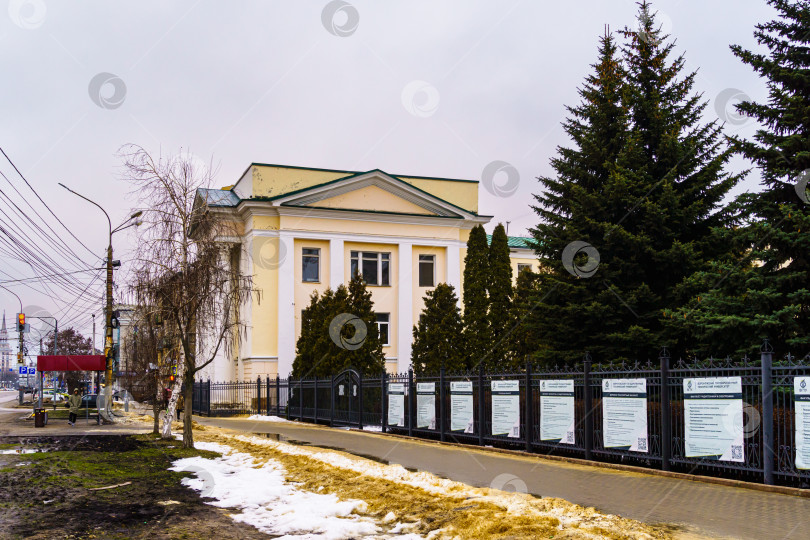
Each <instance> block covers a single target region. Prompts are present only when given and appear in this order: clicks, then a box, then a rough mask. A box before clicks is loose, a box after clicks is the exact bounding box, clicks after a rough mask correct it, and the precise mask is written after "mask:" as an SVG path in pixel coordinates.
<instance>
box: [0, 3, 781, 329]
mask: <svg viewBox="0 0 810 540" xmlns="http://www.w3.org/2000/svg"><path fill="white" fill-rule="evenodd" d="M6 4H8V11H7V13H2V12H0V57H1V58H2V67H3V84H2V85H0V103H2V105H1V106H2V121H0V145H2V147H3V149H4V150H5V151H6V152H7V153H8V155H9V157H10V158H11V159H12V160H13V161H14V162H15V163H16V165H17V166H18V167H19V168H20V170H21V171H22V173H23V174H24V175H25V176H26V177H27V179H28V181H29V182H31V184H32V186H33V187H34V188H35V189H36V190H37V192H38V193H39V194H40V195H41V196H42V198H43V199H44V201H45V202H46V203H48V204H49V205H50V206H51V208H53V210H54V211H55V212H56V214H57V215H58V216H59V217H60V218H61V219H62V220H63V221H64V223H65V224H66V225H67V226H68V227H69V228H70V229H71V230H72V231H73V232H74V233H75V234H76V236H78V237H79V238H80V239H82V241H83V242H84V243H85V244H86V245H87V246H88V247H90V248H91V251H92V252H94V253H95V254H96V255H97V256H96V257H95V259H94V257H93V256H92V255H91V253H89V252H88V251H85V250H83V249H82V248H80V247H78V246H77V243H76V242H73V241H72V240H71V245H72V246H77V247H76V248H75V249H76V252H77V253H78V254H80V255H82V257H83V258H86V262H87V263H89V264H91V265H93V266H96V265H98V264H99V262H100V259H101V257H102V256H103V251H104V248H105V247H106V220H105V218H104V217H103V215H102V214H101V213H100V212H99V211H98V210H97V209H95V208H94V207H92V206H91V205H90V204H88V203H86V202H84V201H82V200H81V199H79V198H77V197H75V196H74V195H71V194H69V193H68V192H67V191H65V190H63V189H62V188H60V187H59V186H58V185H57V182H63V183H65V184H67V185H68V186H70V187H71V188H73V189H75V190H76V191H79V192H80V193H83V194H85V195H87V196H88V197H90V198H92V199H94V200H95V201H97V202H98V203H99V204H101V205H102V206H103V207H104V208H105V209H107V211H108V212H109V213H110V215H111V216H112V218H113V221H114V223H113V225H116V224H117V223H118V222H120V221H121V220H122V219H123V218H124V217H125V216H126V215H127V212H128V211H129V210H130V208H131V207H132V206H133V205H134V202H133V201H132V197H131V195H130V194H129V191H130V188H129V187H128V186H127V185H126V184H125V182H123V181H122V180H121V173H122V171H121V160H120V158H119V157H118V156H117V155H116V154H117V151H118V149H119V148H120V147H121V145H123V144H126V143H136V144H140V145H142V146H144V147H145V148H147V149H148V150H150V151H152V152H156V153H157V152H158V151H161V150H162V151H163V152H164V153H172V152H177V151H179V150H180V149H181V148H182V149H183V150H184V151H186V152H190V153H191V154H193V155H194V156H197V157H199V159H201V160H203V161H204V162H209V161H211V160H213V162H214V163H215V164H216V165H217V166H218V172H217V177H216V181H217V184H219V185H220V186H222V185H227V184H232V183H234V182H235V181H236V179H237V178H238V175H239V174H240V173H241V172H242V171H243V170H244V169H245V167H247V165H248V164H250V163H251V162H265V163H277V164H288V165H298V166H309V167H322V168H334V169H346V170H358V171H365V170H370V169H375V168H378V169H382V170H384V171H387V172H390V173H397V174H409V175H425V176H443V177H451V178H466V179H481V178H482V172H483V171H484V169H485V168H486V166H487V165H488V164H490V163H492V162H493V161H501V162H504V163H505V164H508V165H511V166H512V167H514V169H515V171H516V173H517V175H518V176H513V178H519V182H517V185H516V189H515V190H512V189H511V188H512V184H510V183H509V182H507V180H508V178H507V176H506V174H500V175H498V176H497V177H496V178H495V181H494V184H493V183H489V184H488V185H487V186H482V188H481V189H480V196H479V204H480V206H479V210H480V212H481V213H483V214H492V215H494V216H495V218H494V219H493V224H494V223H497V222H506V221H509V222H511V224H510V227H509V233H510V235H519V234H525V232H526V229H527V228H528V227H530V226H532V225H533V224H534V223H535V216H534V214H533V212H532V211H531V209H530V208H529V205H530V203H531V201H532V197H531V196H532V194H533V193H536V192H537V190H538V184H537V182H536V180H535V178H536V177H537V176H539V175H545V174H549V173H550V172H551V169H550V167H549V159H550V158H551V157H553V156H554V153H555V148H556V147H557V145H561V144H565V143H566V138H565V135H564V134H563V132H562V130H561V128H560V121H561V120H562V119H563V117H564V114H565V110H564V107H565V105H574V104H576V103H577V102H578V97H577V87H578V86H580V85H581V83H582V81H583V78H584V77H585V76H586V75H587V74H589V73H590V71H591V69H590V64H592V63H593V62H594V61H595V59H596V49H597V42H598V38H599V36H600V35H601V34H602V33H603V31H604V27H605V25H610V28H611V29H613V30H618V29H621V28H623V27H624V26H625V25H628V26H635V15H636V12H637V6H636V4H635V3H634V2H631V1H630V0H610V1H605V0H579V1H576V2H538V1H530V0H523V1H506V2H494V1H493V2H480V1H470V0H464V1H456V2H428V1H424V2H417V1H407V2H404V1H401V2H396V1H385V2H381V1H377V2H371V1H362V0H352V1H351V3H348V2H341V1H338V2H327V1H326V0H316V1H295V2H293V1H288V2H270V1H230V2H225V1H214V0H199V1H196V2H194V1H184V2H166V1H162V0H161V1H143V0H141V1H137V2H134V1H129V2H123V1H121V2H108V1H94V2H82V1H73V2H56V1H43V0H11V1H10V2H9V1H8V0H6ZM653 7H654V8H655V9H656V10H657V11H658V12H659V22H661V23H662V24H663V26H664V30H666V31H667V32H669V33H671V34H672V36H673V38H675V39H676V40H677V46H676V51H677V52H679V53H680V52H683V53H685V55H686V65H687V67H688V68H689V69H690V70H699V75H698V77H697V83H696V90H697V91H699V92H702V93H703V94H704V96H705V98H706V99H707V100H708V101H709V107H708V109H707V113H706V119H707V120H714V119H716V118H717V117H718V112H717V110H718V109H719V111H720V115H721V116H724V117H725V118H724V119H725V120H727V121H728V122H727V127H728V132H729V133H742V134H750V133H752V132H753V130H754V128H755V125H753V124H752V122H751V121H746V119H744V118H743V119H741V118H738V117H736V116H730V115H729V112H728V111H733V109H732V107H731V105H733V102H734V101H735V99H736V100H738V99H740V98H745V97H746V96H747V97H750V98H753V99H756V100H762V99H764V98H765V96H766V93H765V85H764V83H763V81H762V80H760V79H759V78H758V77H757V76H756V75H755V74H754V73H753V72H752V71H751V70H750V68H749V67H747V66H745V65H743V64H742V63H741V62H740V61H739V60H738V59H736V58H735V57H734V56H733V55H732V54H731V52H730V50H729V44H732V43H736V44H740V45H743V46H745V47H747V48H756V45H755V42H754V39H753V35H752V34H753V30H754V25H755V24H756V23H758V22H763V21H766V20H769V19H770V18H771V17H772V16H773V12H772V10H771V9H770V8H769V7H768V6H766V5H765V3H764V2H761V1H752V0H743V1H740V0H733V1H732V0H712V1H710V2H695V1H686V0H682V1H659V2H656V3H655V4H654V5H653ZM718 96H719V100H718ZM735 96H736V97H735ZM723 111H727V112H723ZM0 158H2V156H0ZM733 166H734V168H735V169H738V170H739V169H743V168H745V167H746V164H745V162H743V161H742V160H737V161H735V162H734V164H733ZM0 170H1V171H3V173H4V174H6V176H8V178H9V180H11V182H13V183H14V184H15V186H16V187H17V188H18V189H20V190H21V193H23V195H25V196H26V199H27V200H30V201H32V202H34V201H35V198H34V196H33V195H32V193H31V192H30V191H27V192H26V191H25V190H24V189H23V188H24V184H22V180H20V178H19V177H18V176H16V175H14V173H13V170H12V169H11V167H10V166H9V165H8V163H5V162H3V163H0ZM757 184H758V178H757V177H756V175H752V176H751V177H750V178H749V179H748V180H747V181H746V182H745V183H744V184H743V185H741V186H740V188H739V189H738V190H737V191H741V190H755V189H757ZM487 187H488V188H490V189H489V190H488V189H486V188H487ZM0 189H2V191H3V192H4V193H8V194H9V196H11V197H14V196H15V194H13V193H12V188H11V187H10V186H9V184H8V183H7V182H6V181H5V180H4V179H2V177H0ZM25 189H27V188H25ZM37 208H38V209H41V208H42V207H41V206H37ZM0 211H2V212H4V213H5V212H6V211H7V207H4V206H2V205H0ZM41 212H42V214H43V215H45V213H46V211H42V210H41ZM53 227H54V230H56V231H59V232H60V233H61V234H65V235H66V234H67V233H65V232H64V229H60V228H59V226H58V225H57V224H55V223H54V225H53ZM490 229H491V226H490ZM131 241H132V238H131V237H127V236H126V234H122V235H117V236H116V237H115V248H116V251H117V253H118V254H119V256H120V257H119V256H117V257H116V258H121V259H123V260H124V263H125V264H126V252H127V246H128V245H129V243H130V242H131ZM0 247H1V246H0ZM42 249H44V247H43V248H42ZM53 258H54V259H56V260H57V261H60V260H62V259H60V258H59V257H58V256H56V255H54V256H53ZM0 264H2V268H0V269H2V270H3V271H4V274H0V284H3V281H4V280H5V279H19V278H26V277H31V276H32V275H33V273H32V270H30V269H29V268H26V267H25V266H24V265H22V264H19V263H16V262H13V261H9V260H7V259H5V258H4V259H3V260H2V263H0ZM42 273H47V272H42ZM91 278H92V275H90V274H79V275H77V277H76V280H77V281H78V282H80V283H82V284H87V283H89V282H90V281H91ZM100 284H101V281H100V280H97V281H95V282H93V284H92V285H91V286H90V287H89V289H88V295H85V297H84V298H80V299H78V300H77V296H78V295H77V294H76V293H72V294H71V293H68V292H65V291H61V290H60V289H59V288H58V287H55V288H53V292H52V293H50V294H49V295H43V294H40V293H36V292H34V291H32V290H31V289H30V288H26V287H25V286H22V285H19V284H16V285H11V284H8V283H6V285H7V286H9V287H12V288H13V289H14V291H15V292H17V293H18V294H20V296H22V299H23V304H25V305H36V306H41V307H42V308H44V309H45V310H46V311H49V312H51V313H54V314H56V315H57V316H58V317H59V318H60V324H61V325H63V327H64V324H66V323H69V324H73V325H77V326H79V327H81V329H82V331H84V332H86V333H87V334H88V335H89V328H90V325H89V322H90V313H91V312H93V311H95V312H96V313H97V314H98V315H99V316H100V313H101V311H100V310H101V304H100V298H101V294H102V288H101V286H100ZM33 285H34V286H35V287H37V288H39V289H42V287H41V286H40V284H36V283H35V284H33ZM90 293H92V294H90ZM51 296H57V297H58V298H57V299H54V298H52V297H51ZM0 307H2V308H3V309H5V310H6V312H7V313H8V314H9V315H11V316H13V314H14V313H16V312H17V311H18V310H19V304H18V303H17V300H16V299H15V298H14V297H13V296H11V295H9V294H8V293H7V292H6V291H4V290H2V289H0ZM102 326H103V325H101V324H100V325H99V328H101V327H102ZM100 333H101V330H99V334H98V335H99V336H100ZM97 343H99V344H100V343H101V339H100V338H99V339H98V341H97Z"/></svg>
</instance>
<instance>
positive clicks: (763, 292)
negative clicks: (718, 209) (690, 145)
mask: <svg viewBox="0 0 810 540" xmlns="http://www.w3.org/2000/svg"><path fill="white" fill-rule="evenodd" d="M768 3H769V4H770V5H771V6H773V7H774V8H775V9H776V11H777V12H778V14H779V18H778V19H776V20H773V21H770V22H767V23H764V24H760V25H757V27H756V30H755V32H754V35H755V37H756V39H757V42H758V43H759V44H760V45H762V46H763V47H765V48H767V49H768V53H767V54H760V53H754V52H751V51H748V50H745V49H743V48H742V47H740V46H737V45H734V46H732V47H731V49H732V51H733V53H734V54H735V55H736V56H737V57H739V58H740V59H741V60H742V61H743V62H744V63H746V64H748V65H750V66H751V67H752V68H753V69H754V71H756V72H757V73H759V74H760V75H761V76H763V77H765V78H766V79H767V86H768V91H769V92H768V93H769V99H768V102H767V103H756V102H753V101H747V102H743V103H741V104H739V105H738V106H737V108H738V110H739V111H740V112H741V113H742V114H744V115H747V116H750V117H753V118H755V119H756V120H757V121H758V122H759V123H760V124H761V125H762V128H761V129H759V130H758V131H757V132H756V134H755V135H754V137H753V140H744V139H741V138H739V137H738V138H735V140H734V146H735V149H736V150H737V151H739V152H740V153H741V154H743V155H744V156H745V157H747V158H748V159H750V160H751V161H752V162H753V163H754V164H755V165H757V167H758V168H759V170H760V172H761V173H762V187H763V189H762V191H761V192H760V193H750V194H745V195H743V196H741V197H740V199H739V205H740V206H741V208H742V210H743V214H744V215H745V216H746V217H747V221H746V223H745V224H744V226H743V227H741V228H740V229H739V230H738V231H736V232H737V234H736V235H735V241H737V242H740V241H741V242H742V249H744V250H745V253H744V255H742V256H740V257H737V258H735V259H732V260H729V261H724V263H723V264H718V265H717V268H716V269H715V272H712V273H706V274H704V275H701V276H697V277H696V281H699V282H700V284H702V285H704V287H705V289H704V290H703V292H702V294H700V295H697V296H695V297H694V298H693V299H692V301H691V303H690V305H688V306H686V307H685V308H684V309H682V310H681V311H680V312H678V313H676V314H674V317H673V319H674V320H675V321H677V322H678V323H679V324H681V325H683V326H684V327H686V328H687V330H689V331H690V332H692V334H693V335H694V336H695V339H696V342H698V343H699V344H700V347H701V349H703V350H708V351H711V350H714V351H715V353H714V354H718V351H717V349H719V354H742V353H749V354H750V353H751V352H752V351H756V350H757V349H758V348H759V346H760V344H761V343H762V339H763V338H769V339H770V340H771V343H772V344H773V346H774V348H775V351H776V353H777V354H783V353H786V352H792V353H793V354H800V355H804V354H807V353H808V352H810V291H809V290H808V289H810V234H808V233H810V205H808V201H810V198H808V192H807V191H806V186H807V180H808V179H809V178H810V136H808V133H810V2H807V1H806V0H802V1H794V2H791V1H786V0H769V2H768Z"/></svg>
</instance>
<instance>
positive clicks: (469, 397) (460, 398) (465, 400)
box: [450, 381, 475, 433]
mask: <svg viewBox="0 0 810 540" xmlns="http://www.w3.org/2000/svg"><path fill="white" fill-rule="evenodd" d="M474 426H475V424H474V420H473V383H472V381H458V382H455V381H452V382H450V431H463V432H464V433H473V432H474Z"/></svg>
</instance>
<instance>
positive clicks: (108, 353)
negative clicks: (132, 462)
mask: <svg viewBox="0 0 810 540" xmlns="http://www.w3.org/2000/svg"><path fill="white" fill-rule="evenodd" d="M112 255H113V251H112V232H110V244H109V245H108V246H107V308H106V313H105V314H104V316H105V318H106V323H105V324H106V326H107V328H106V330H105V333H104V335H105V337H104V356H105V357H106V358H107V372H106V375H105V378H104V383H105V386H104V398H105V399H104V406H105V407H107V408H109V406H110V404H109V403H108V402H107V400H111V399H112V380H113V327H112V311H113V297H112V293H113V261H112Z"/></svg>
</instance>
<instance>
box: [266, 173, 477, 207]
mask: <svg viewBox="0 0 810 540" xmlns="http://www.w3.org/2000/svg"><path fill="white" fill-rule="evenodd" d="M273 203H274V205H277V206H295V207H306V208H323V209H334V210H353V211H363V212H383V213H398V214H415V215H424V216H435V217H453V218H466V219H471V218H475V217H476V215H475V214H473V213H471V212H468V211H466V210H464V209H462V208H459V207H457V206H455V205H453V204H451V203H449V202H447V201H445V200H443V199H440V198H438V197H436V196H434V195H431V194H430V193H427V192H425V191H423V190H421V189H419V188H417V187H415V186H413V185H411V184H408V183H407V182H404V181H402V180H400V179H398V178H395V177H393V176H390V175H388V174H386V173H384V172H383V171H379V170H375V171H369V172H366V173H361V174H356V175H351V176H347V177H345V178H339V179H337V180H333V181H331V182H327V183H325V184H321V185H318V186H313V187H310V188H306V189H303V190H300V191H298V192H294V193H288V194H285V195H282V196H279V197H275V198H273Z"/></svg>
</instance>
